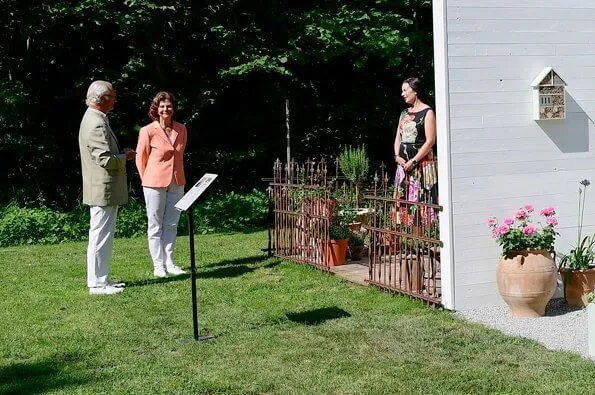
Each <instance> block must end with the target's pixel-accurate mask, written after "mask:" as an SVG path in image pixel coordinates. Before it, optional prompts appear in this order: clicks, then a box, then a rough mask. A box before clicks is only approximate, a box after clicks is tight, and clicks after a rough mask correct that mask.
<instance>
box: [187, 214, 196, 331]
mask: <svg viewBox="0 0 595 395" xmlns="http://www.w3.org/2000/svg"><path fill="white" fill-rule="evenodd" d="M188 235H189V237H190V282H191V283H192V326H193V328H194V340H196V341H198V302H197V301H196V257H195V255H194V206H190V208H189V209H188Z"/></svg>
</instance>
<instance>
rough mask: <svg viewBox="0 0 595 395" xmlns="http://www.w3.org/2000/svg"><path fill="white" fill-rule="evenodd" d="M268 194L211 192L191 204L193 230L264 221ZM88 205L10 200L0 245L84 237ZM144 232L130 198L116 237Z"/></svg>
mask: <svg viewBox="0 0 595 395" xmlns="http://www.w3.org/2000/svg"><path fill="white" fill-rule="evenodd" d="M267 215H268V196H267V194H266V192H264V191H258V190H253V191H252V192H250V193H247V194H238V193H234V192H230V193H227V194H222V195H216V196H211V197H209V198H208V199H206V200H205V201H204V202H199V204H198V205H197V207H196V208H195V215H194V220H195V232H199V233H212V232H217V231H241V230H247V229H253V228H259V227H264V226H266V224H267ZM187 229H188V216H187V215H186V214H182V216H181V218H180V223H179V226H178V234H180V235H183V234H188V230H187ZM88 232H89V208H88V207H87V206H84V205H82V204H81V205H79V206H77V207H76V208H75V209H74V210H72V211H71V212H69V213H61V212H58V211H53V210H52V209H50V208H47V207H38V208H22V207H18V206H17V205H16V204H14V203H12V204H10V205H8V206H4V207H0V247H6V246H11V245H22V244H54V243H61V242H65V241H76V240H86V239H87V237H88ZM146 233H147V215H146V211H145V202H144V201H143V200H142V199H139V198H131V199H130V200H129V202H128V204H126V205H124V206H121V207H120V208H119V210H118V219H117V222H116V237H137V236H142V235H146Z"/></svg>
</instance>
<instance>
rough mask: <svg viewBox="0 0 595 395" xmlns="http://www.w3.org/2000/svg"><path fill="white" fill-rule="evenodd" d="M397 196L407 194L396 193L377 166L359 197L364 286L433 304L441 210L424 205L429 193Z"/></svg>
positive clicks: (437, 290) (437, 284)
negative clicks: (363, 208) (365, 241)
mask: <svg viewBox="0 0 595 395" xmlns="http://www.w3.org/2000/svg"><path fill="white" fill-rule="evenodd" d="M408 187H409V185H405V188H406V189H407V188H408ZM399 195H400V196H409V194H408V193H407V190H405V193H402V191H401V193H399V194H397V191H396V189H395V187H394V186H393V185H392V184H390V183H389V177H388V174H387V173H386V171H385V170H384V168H382V170H381V172H380V175H378V173H377V174H376V175H375V177H374V186H373V188H372V189H371V190H368V191H367V192H366V195H365V197H364V200H365V201H366V203H367V204H366V205H367V207H368V212H369V224H368V230H369V234H370V252H369V253H370V262H369V283H370V284H373V285H376V286H378V287H381V288H384V289H387V290H390V291H393V292H397V293H401V294H404V295H409V296H412V297H415V298H419V299H422V300H424V301H426V302H427V303H429V304H432V305H439V304H440V303H441V295H442V292H441V290H442V289H441V283H440V277H441V276H440V247H441V245H442V243H441V242H440V231H439V229H440V226H439V219H440V215H439V213H440V212H441V211H442V207H441V206H439V205H437V204H433V203H430V202H429V201H431V200H430V199H429V198H428V196H429V194H426V195H425V199H424V198H422V199H421V201H410V200H405V199H401V198H399V197H398V196H399Z"/></svg>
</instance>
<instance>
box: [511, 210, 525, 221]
mask: <svg viewBox="0 0 595 395" xmlns="http://www.w3.org/2000/svg"><path fill="white" fill-rule="evenodd" d="M514 216H515V218H517V219H524V218H526V217H527V212H526V211H525V210H523V209H522V208H521V209H519V210H517V211H516V213H515V214H514Z"/></svg>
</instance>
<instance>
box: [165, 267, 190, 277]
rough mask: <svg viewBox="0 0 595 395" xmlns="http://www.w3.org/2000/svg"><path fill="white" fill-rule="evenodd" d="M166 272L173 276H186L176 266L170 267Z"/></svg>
mask: <svg viewBox="0 0 595 395" xmlns="http://www.w3.org/2000/svg"><path fill="white" fill-rule="evenodd" d="M166 270H167V272H168V273H169V274H174V275H176V274H186V272H185V271H184V270H182V268H181V267H179V266H176V265H171V266H170V267H168V268H167V269H166Z"/></svg>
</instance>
